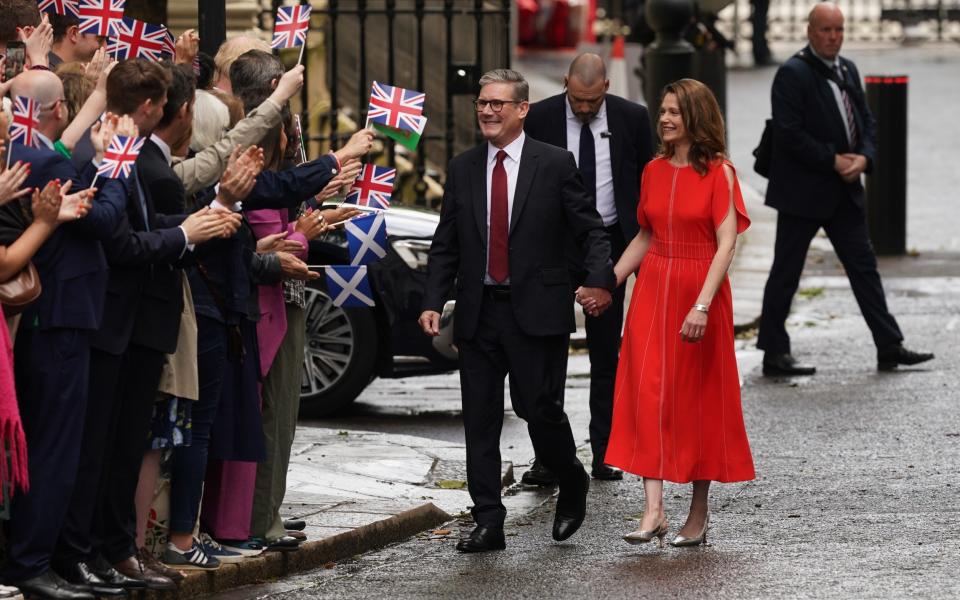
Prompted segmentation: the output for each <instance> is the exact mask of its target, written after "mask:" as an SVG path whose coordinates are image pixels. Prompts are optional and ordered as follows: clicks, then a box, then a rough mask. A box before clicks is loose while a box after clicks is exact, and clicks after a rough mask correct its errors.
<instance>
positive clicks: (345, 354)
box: [300, 287, 377, 417]
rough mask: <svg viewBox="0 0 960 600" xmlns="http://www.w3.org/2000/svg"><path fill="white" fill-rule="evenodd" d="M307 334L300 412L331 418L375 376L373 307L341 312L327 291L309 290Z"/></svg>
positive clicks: (305, 414)
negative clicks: (330, 416)
mask: <svg viewBox="0 0 960 600" xmlns="http://www.w3.org/2000/svg"><path fill="white" fill-rule="evenodd" d="M306 300H307V308H306V335H305V336H304V344H303V345H304V348H303V370H302V373H301V379H300V414H301V415H303V416H309V417H323V416H326V415H331V414H333V413H335V412H337V411H338V410H341V409H343V408H345V407H346V406H348V405H349V404H350V403H351V402H353V401H354V399H356V397H357V396H359V395H360V392H362V391H363V389H364V388H365V387H367V385H368V384H369V383H370V381H371V380H372V379H373V376H374V370H375V368H376V361H377V325H376V319H375V318H374V315H373V311H372V310H371V309H369V308H340V307H338V306H334V305H333V301H332V300H331V299H330V296H328V295H327V294H326V293H324V292H323V291H322V290H318V289H315V288H311V287H308V288H307V289H306Z"/></svg>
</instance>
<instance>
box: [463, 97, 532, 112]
mask: <svg viewBox="0 0 960 600" xmlns="http://www.w3.org/2000/svg"><path fill="white" fill-rule="evenodd" d="M520 102H521V101H520V100H483V99H482V98H477V99H476V100H474V101H473V105H474V106H475V107H477V112H483V109H485V108H486V107H488V106H489V107H490V110H492V111H493V112H495V113H498V112H500V111H501V110H503V105H504V104H520Z"/></svg>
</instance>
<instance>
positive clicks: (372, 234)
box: [344, 212, 387, 265]
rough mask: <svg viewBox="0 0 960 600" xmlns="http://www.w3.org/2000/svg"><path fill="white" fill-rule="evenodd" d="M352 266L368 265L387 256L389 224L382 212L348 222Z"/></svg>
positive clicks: (348, 240)
mask: <svg viewBox="0 0 960 600" xmlns="http://www.w3.org/2000/svg"><path fill="white" fill-rule="evenodd" d="M344 227H345V229H346V230H347V246H348V247H349V249H350V264H351V265H368V264H370V263H373V262H377V261H378V260H380V259H381V258H383V257H384V256H386V255H387V223H386V220H385V219H384V215H383V213H382V212H376V213H372V214H367V215H363V216H362V217H355V218H353V219H350V220H349V221H347V223H346V225H345V226H344Z"/></svg>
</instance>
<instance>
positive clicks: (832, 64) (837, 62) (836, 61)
mask: <svg viewBox="0 0 960 600" xmlns="http://www.w3.org/2000/svg"><path fill="white" fill-rule="evenodd" d="M810 54H812V55H814V56H816V57H817V58H819V59H820V60H821V61H822V62H823V64H825V65H827V66H828V67H830V68H831V69H832V68H834V67H839V66H840V55H839V54H838V55H837V56H836V57H835V58H834V59H833V60H832V61H831V60H827V59H825V58H824V57H822V56H820V55H819V54H817V51H816V50H814V49H813V46H810Z"/></svg>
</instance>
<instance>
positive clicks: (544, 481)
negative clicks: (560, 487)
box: [520, 458, 557, 487]
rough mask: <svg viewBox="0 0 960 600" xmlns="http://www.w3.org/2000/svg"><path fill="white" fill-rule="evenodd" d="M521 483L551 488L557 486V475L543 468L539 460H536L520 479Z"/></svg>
mask: <svg viewBox="0 0 960 600" xmlns="http://www.w3.org/2000/svg"><path fill="white" fill-rule="evenodd" d="M520 483H523V484H525V485H538V486H540V487H549V486H551V485H557V474H556V473H554V472H553V471H551V470H550V469H548V468H546V467H545V466H543V463H542V462H540V459H539V458H534V459H533V464H532V465H530V469H529V470H528V471H527V472H526V473H524V474H523V477H521V478H520Z"/></svg>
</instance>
